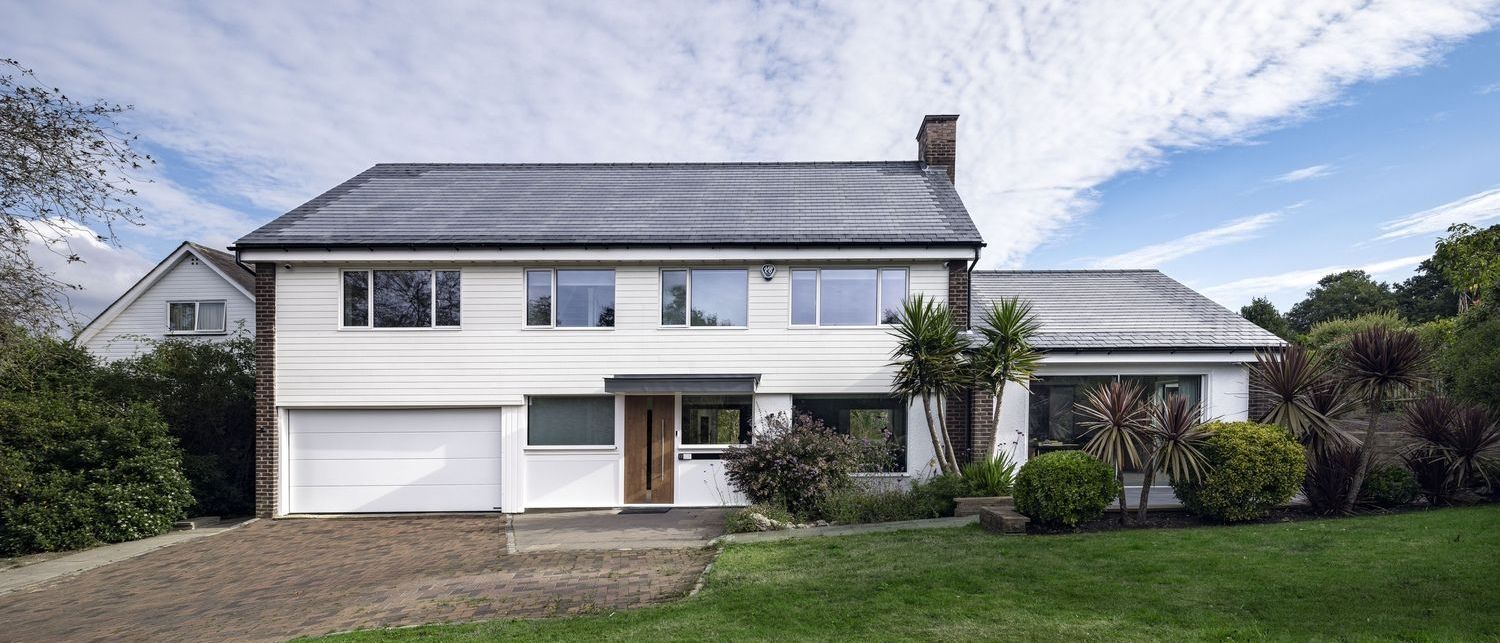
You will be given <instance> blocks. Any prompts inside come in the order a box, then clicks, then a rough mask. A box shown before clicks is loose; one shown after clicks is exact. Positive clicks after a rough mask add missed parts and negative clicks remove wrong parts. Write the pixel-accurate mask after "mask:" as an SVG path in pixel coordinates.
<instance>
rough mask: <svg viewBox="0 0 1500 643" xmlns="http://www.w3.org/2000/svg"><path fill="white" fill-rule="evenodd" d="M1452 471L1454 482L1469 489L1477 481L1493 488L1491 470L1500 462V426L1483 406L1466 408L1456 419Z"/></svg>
mask: <svg viewBox="0 0 1500 643" xmlns="http://www.w3.org/2000/svg"><path fill="white" fill-rule="evenodd" d="M1448 457H1449V458H1450V460H1451V464H1450V465H1449V469H1450V470H1451V471H1452V472H1453V478H1454V479H1453V482H1454V484H1455V485H1457V486H1458V487H1459V488H1467V487H1469V486H1472V485H1473V484H1474V483H1475V482H1477V481H1481V480H1482V481H1483V482H1484V484H1485V486H1487V487H1490V488H1493V487H1494V485H1495V481H1494V480H1491V479H1490V474H1489V472H1488V470H1489V468H1490V467H1492V466H1494V464H1495V462H1496V461H1497V460H1500V425H1497V424H1496V423H1495V421H1494V420H1493V419H1491V418H1490V414H1489V413H1488V412H1487V411H1485V409H1484V407H1481V406H1474V405H1470V406H1465V407H1463V408H1461V409H1459V410H1458V412H1457V413H1455V414H1454V416H1453V438H1452V441H1451V442H1450V443H1449V448H1448Z"/></svg>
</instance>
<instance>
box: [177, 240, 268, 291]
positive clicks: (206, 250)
mask: <svg viewBox="0 0 1500 643" xmlns="http://www.w3.org/2000/svg"><path fill="white" fill-rule="evenodd" d="M184 243H186V244H188V245H189V246H192V248H193V251H194V252H196V253H198V256H200V257H203V259H204V260H205V261H211V262H213V264H214V267H215V268H218V269H219V271H220V272H222V273H224V274H225V275H228V276H229V278H230V279H233V280H234V281H235V283H238V284H239V285H240V287H241V288H244V289H245V290H246V291H248V292H251V293H254V292H255V269H254V268H251V267H249V266H248V265H242V264H240V263H237V262H236V261H235V260H234V255H232V254H229V253H227V252H224V251H223V250H217V249H214V248H210V247H208V246H205V245H203V244H201V243H194V242H192V241H187V242H184Z"/></svg>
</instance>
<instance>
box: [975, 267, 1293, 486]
mask: <svg viewBox="0 0 1500 643" xmlns="http://www.w3.org/2000/svg"><path fill="white" fill-rule="evenodd" d="M971 280H972V284H973V294H972V297H973V302H974V309H973V312H972V318H973V319H974V320H976V322H977V320H979V319H981V318H982V311H983V310H984V309H985V308H987V307H989V306H990V305H992V304H994V303H996V302H998V301H1000V300H1001V299H1004V298H1009V297H1019V298H1021V299H1023V300H1026V301H1029V302H1031V304H1032V306H1033V310H1034V311H1035V313H1036V316H1037V319H1038V321H1039V322H1040V323H1041V330H1040V332H1038V334H1037V336H1036V338H1035V341H1034V343H1035V345H1036V346H1037V348H1039V349H1041V350H1042V351H1044V357H1043V359H1042V363H1041V367H1040V369H1039V371H1038V376H1039V377H1038V379H1037V380H1036V381H1035V382H1032V383H1031V385H1030V387H1029V389H1030V390H1029V391H1028V390H1027V388H1023V387H1022V386H1020V385H1018V384H1012V385H1010V386H1009V387H1007V388H1006V390H1005V396H1004V398H1003V402H1004V403H1003V404H1002V406H1001V411H1000V415H1001V424H1000V431H999V436H998V439H997V441H998V442H999V444H998V445H990V444H987V442H988V439H989V437H988V433H987V432H985V431H975V432H974V433H972V434H971V435H973V436H976V437H975V439H973V440H971V441H970V444H972V445H973V447H974V449H975V450H976V451H977V452H980V453H986V452H989V451H990V450H991V449H993V450H994V452H1005V453H1009V454H1011V455H1012V456H1013V457H1015V458H1017V459H1018V460H1025V459H1026V458H1028V457H1030V456H1033V455H1036V454H1039V453H1045V452H1048V451H1055V450H1062V449H1077V448H1080V446H1081V445H1082V443H1083V441H1084V437H1085V436H1084V435H1083V434H1084V431H1083V430H1082V429H1081V427H1080V426H1079V417H1078V414H1077V413H1076V412H1075V411H1074V409H1075V407H1074V404H1075V403H1076V402H1081V401H1083V394H1084V391H1086V390H1087V389H1088V388H1090V387H1093V386H1097V385H1098V384H1100V383H1102V382H1107V381H1111V380H1116V379H1123V380H1132V381H1135V382H1138V383H1140V385H1141V386H1142V387H1143V388H1144V389H1145V391H1146V392H1147V393H1148V394H1149V395H1151V396H1152V397H1153V398H1158V399H1159V398H1161V397H1163V396H1166V395H1168V394H1171V393H1176V394H1179V395H1183V396H1186V397H1187V398H1188V399H1189V400H1191V401H1192V402H1194V403H1197V404H1201V405H1202V406H1201V409H1202V417H1203V418H1204V419H1208V420H1214V419H1222V420H1243V419H1246V418H1247V417H1248V416H1249V415H1250V413H1249V411H1250V408H1251V406H1252V404H1251V395H1250V386H1249V371H1248V369H1247V364H1249V363H1253V362H1254V361H1255V353H1256V352H1257V351H1267V350H1277V349H1280V348H1281V347H1283V346H1285V342H1283V341H1282V340H1281V339H1280V338H1278V337H1277V336H1275V335H1273V334H1271V333H1270V332H1269V331H1266V330H1265V329H1263V328H1261V327H1259V326H1256V325H1255V324H1253V323H1251V322H1250V321H1248V320H1246V319H1245V318H1243V317H1240V316H1239V315H1237V314H1235V313H1233V312H1230V311H1229V310H1228V309H1226V308H1224V307H1223V306H1220V305H1219V304H1217V303H1214V302H1213V301H1212V300H1210V299H1209V298H1207V297H1204V296H1203V295H1201V294H1199V293H1198V292H1196V291H1194V290H1193V289H1191V288H1188V287H1187V286H1184V285H1183V284H1181V283H1179V282H1177V281H1176V280H1173V279H1172V278H1171V277H1168V276H1166V275H1164V274H1162V273H1160V272H1158V271H1156V270H1003V271H982V270H977V271H975V272H974V273H972V275H971ZM971 408H972V409H973V412H972V415H971V416H970V418H969V419H970V421H971V426H974V427H984V428H988V427H991V426H992V425H993V424H992V423H993V417H994V416H993V415H992V413H991V409H992V405H991V402H990V398H989V396H988V395H987V394H985V393H983V392H978V393H976V394H975V399H974V401H973V403H972V406H971ZM966 437H968V436H963V437H961V438H960V439H964V438H966ZM1140 484H1141V473H1140V472H1139V471H1132V472H1127V473H1126V485H1127V486H1134V487H1137V488H1139V485H1140ZM1161 484H1162V485H1165V484H1166V480H1164V479H1162V482H1161Z"/></svg>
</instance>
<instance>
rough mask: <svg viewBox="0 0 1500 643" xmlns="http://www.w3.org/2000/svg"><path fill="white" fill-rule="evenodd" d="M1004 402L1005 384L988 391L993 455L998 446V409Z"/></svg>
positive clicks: (991, 450) (991, 452)
mask: <svg viewBox="0 0 1500 643" xmlns="http://www.w3.org/2000/svg"><path fill="white" fill-rule="evenodd" d="M1004 403H1005V384H1001V385H1000V387H999V388H997V389H995V390H992V391H990V419H991V420H992V421H993V422H992V423H991V425H990V455H991V456H994V455H995V452H996V450H998V449H999V448H1000V409H1001V408H1003V404H1004Z"/></svg>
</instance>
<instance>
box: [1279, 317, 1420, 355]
mask: <svg viewBox="0 0 1500 643" xmlns="http://www.w3.org/2000/svg"><path fill="white" fill-rule="evenodd" d="M1408 327H1409V325H1408V324H1407V323H1406V320H1404V319H1401V316H1399V315H1397V314H1396V313H1394V312H1378V313H1365V314H1363V315H1360V316H1358V317H1352V318H1351V317H1345V318H1339V319H1330V320H1328V321H1323V322H1318V323H1316V324H1313V327H1312V329H1311V330H1309V331H1307V336H1306V337H1305V338H1304V339H1303V343H1304V344H1306V345H1307V346H1308V347H1309V348H1311V349H1313V350H1315V351H1317V352H1319V353H1322V354H1324V355H1328V356H1337V355H1339V354H1341V353H1343V351H1344V347H1345V346H1347V345H1348V344H1349V338H1351V337H1353V336H1354V334H1355V333H1358V332H1359V331H1362V330H1369V329H1371V328H1385V329H1389V330H1403V329H1406V328H1408Z"/></svg>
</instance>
